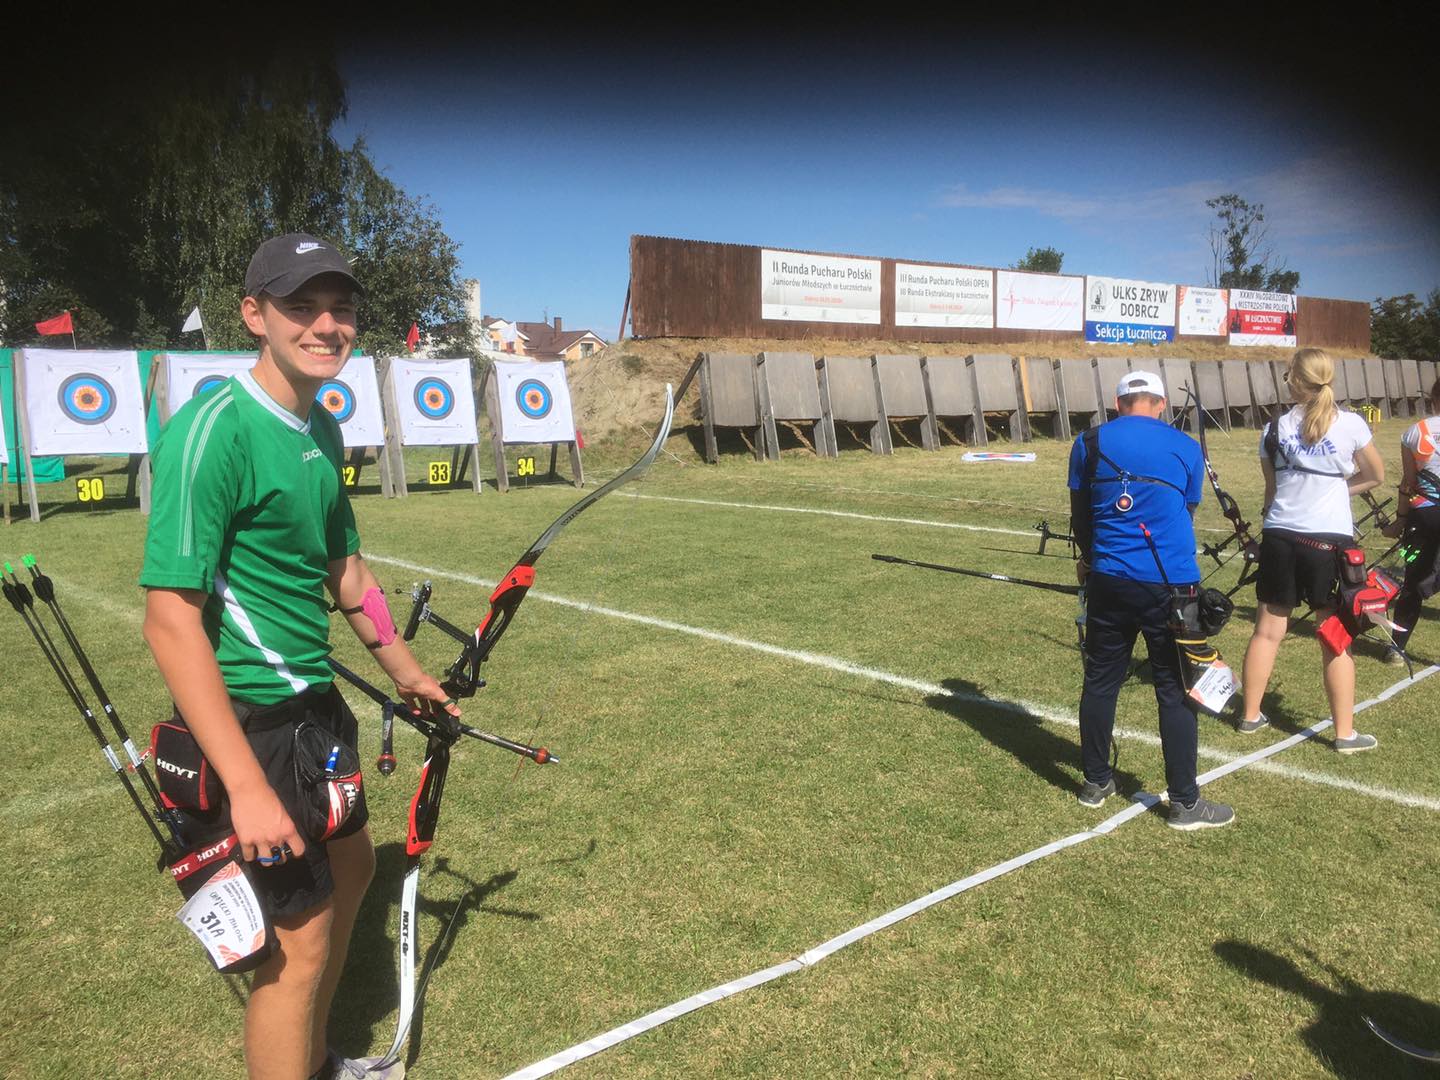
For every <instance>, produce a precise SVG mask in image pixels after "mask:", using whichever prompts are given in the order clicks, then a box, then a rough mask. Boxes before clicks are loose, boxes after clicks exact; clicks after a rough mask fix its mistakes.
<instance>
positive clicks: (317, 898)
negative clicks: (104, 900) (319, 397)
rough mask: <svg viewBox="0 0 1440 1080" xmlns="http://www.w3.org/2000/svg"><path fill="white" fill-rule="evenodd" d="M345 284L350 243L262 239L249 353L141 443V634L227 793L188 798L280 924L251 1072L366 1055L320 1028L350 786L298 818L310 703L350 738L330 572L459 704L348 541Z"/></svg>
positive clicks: (358, 863) (351, 829) (326, 1069)
mask: <svg viewBox="0 0 1440 1080" xmlns="http://www.w3.org/2000/svg"><path fill="white" fill-rule="evenodd" d="M358 290H359V284H358V282H357V281H356V280H355V277H354V275H353V274H352V272H351V269H350V265H349V263H348V262H347V261H346V259H345V258H344V256H342V255H341V254H340V253H339V252H338V251H336V250H335V249H334V248H333V247H332V246H331V245H329V244H327V243H324V242H323V241H320V240H317V239H316V238H315V237H313V236H308V235H305V234H301V233H292V234H289V235H286V236H280V237H276V238H274V239H271V240H267V241H266V242H265V243H264V244H261V245H260V247H259V248H258V249H257V250H256V252H255V256H254V258H253V259H252V260H251V263H250V268H249V271H248V272H247V274H246V278H245V292H246V296H245V299H244V300H243V301H242V303H241V316H242V317H243V318H244V320H245V325H246V327H248V328H249V330H250V332H251V333H252V334H254V335H255V337H256V338H257V339H258V341H259V346H260V355H259V360H258V362H257V363H256V365H255V367H254V368H253V369H252V370H251V371H249V372H246V373H244V374H242V375H239V376H237V377H236V378H233V379H229V380H227V381H226V382H225V383H224V384H223V385H222V386H220V387H219V388H217V389H215V390H213V391H211V392H209V393H207V394H204V395H201V396H200V397H198V398H197V399H195V400H193V401H191V402H190V403H189V404H187V405H186V406H185V407H184V408H183V409H181V410H180V411H179V412H178V413H176V414H175V416H174V418H173V419H172V420H171V421H170V422H169V423H168V424H167V425H166V427H165V429H164V431H163V432H162V433H161V436H160V439H159V441H158V443H157V444H156V447H155V452H154V456H153V461H154V467H155V485H154V491H155V498H154V506H153V508H152V513H151V517H150V527H149V533H148V535H147V537H146V543H145V565H144V569H143V571H142V573H141V578H140V584H141V585H143V586H145V587H146V589H147V590H148V593H147V602H146V615H145V640H146V641H147V642H148V643H149V645H150V648H151V651H152V652H153V653H154V654H155V661H156V664H157V665H158V666H159V668H160V672H161V674H162V675H163V676H164V678H165V682H166V685H167V686H168V687H169V689H170V693H171V696H172V697H173V698H174V700H175V706H176V711H177V713H178V714H179V716H180V717H181V718H182V719H183V720H184V722H185V724H186V726H188V728H189V729H190V732H191V734H192V735H193V736H194V738H195V740H196V742H197V743H198V744H199V746H200V749H201V750H202V751H203V752H204V754H205V757H206V759H208V761H209V762H210V764H211V767H212V769H213V770H214V772H215V773H216V774H217V775H218V776H219V778H220V780H221V782H222V783H223V785H224V789H225V800H224V803H223V805H222V806H221V807H219V808H218V809H217V810H215V811H212V812H209V813H208V814H204V815H196V816H195V820H196V825H197V830H198V831H200V832H205V831H208V830H212V829H213V830H214V832H215V835H217V836H224V835H228V833H229V832H231V831H233V832H234V833H235V834H236V837H237V838H238V840H239V843H240V845H241V849H242V853H243V856H244V858H245V859H247V860H255V861H257V862H258V863H260V864H261V868H260V869H258V870H256V872H255V874H254V879H255V884H256V889H257V892H259V893H260V895H261V897H262V899H263V900H264V901H265V902H266V904H267V907H268V908H269V911H270V914H271V916H272V919H273V922H274V925H275V931H276V935H277V939H278V942H279V949H278V951H277V952H276V953H275V955H273V956H271V957H270V958H269V959H268V960H267V961H266V962H265V963H264V964H263V965H262V966H261V967H260V968H258V969H257V970H256V972H255V979H254V984H253V986H252V988H251V993H250V1000H249V1003H248V1005H247V1007H246V1013H245V1061H246V1065H247V1067H248V1069H249V1074H250V1076H251V1077H252V1078H257V1080H258V1078H267V1080H268V1078H272V1077H273V1078H277V1080H279V1078H283V1080H303V1078H306V1077H322V1078H326V1080H328V1078H329V1077H331V1076H335V1075H342V1076H343V1075H345V1074H346V1072H347V1070H348V1071H349V1072H352V1073H355V1074H356V1075H360V1074H363V1069H360V1070H359V1071H357V1063H354V1062H346V1061H344V1060H343V1059H338V1058H337V1057H336V1056H335V1055H333V1054H332V1053H331V1052H329V1051H328V1050H327V1047H326V1040H325V1025H326V1018H327V1016H328V1013H329V1009H330V1003H331V1000H332V998H333V997H334V994H335V988H336V985H337V983H338V982H339V978H340V972H341V969H342V968H343V966H344V962H345V954H346V951H347V949H348V946H349V941H350V933H351V930H352V929H353V927H354V924H355V916H356V914H357V912H358V911H359V907H360V901H361V898H362V897H363V896H364V894H365V890H366V888H367V887H368V885H369V883H370V878H371V876H372V875H373V873H374V869H375V854H374V849H373V847H372V845H371V842H370V834H369V830H368V828H367V827H366V824H365V822H366V816H367V815H366V810H365V806H364V799H363V794H362V795H361V797H360V798H359V800H358V801H357V803H356V805H355V806H354V808H353V810H352V812H351V815H350V817H349V818H348V819H347V820H346V822H345V824H344V825H343V826H342V827H341V828H340V829H339V830H337V831H336V832H335V833H334V834H333V835H332V836H331V838H330V839H328V840H325V841H323V842H321V841H317V840H313V839H309V838H307V837H305V836H304V835H302V833H301V832H300V830H299V829H298V828H297V825H296V822H297V820H301V815H300V810H299V806H298V802H297V793H296V792H295V790H294V788H295V783H294V780H293V775H294V762H293V754H294V750H293V746H294V738H293V736H294V730H295V727H296V726H297V725H298V724H299V723H301V722H303V721H306V720H308V721H310V722H311V723H314V724H317V725H319V726H320V727H321V728H323V729H325V730H326V731H327V732H328V733H329V734H333V735H334V736H335V737H336V738H337V740H343V741H345V742H347V743H348V744H349V745H350V746H351V747H352V748H354V745H355V739H356V724H355V719H354V717H353V716H352V715H351V714H350V712H349V710H348V709H347V708H346V706H345V703H344V701H343V699H342V698H341V697H340V694H339V692H338V690H336V689H335V687H334V684H333V676H332V674H331V672H330V669H329V668H328V666H327V665H326V663H325V659H326V657H327V656H328V654H329V652H330V646H329V640H328V638H329V614H328V603H327V597H326V592H327V590H328V592H329V596H330V597H333V598H334V600H335V602H336V604H337V605H338V606H339V608H340V609H341V610H342V611H343V612H345V613H346V616H345V617H346V618H347V619H348V620H349V622H350V625H351V629H352V630H354V632H355V633H356V635H357V636H358V637H359V638H360V639H361V640H362V641H363V642H365V643H366V645H367V646H368V647H369V648H370V651H371V652H372V653H373V654H374V656H375V659H376V661H377V662H378V663H379V664H380V666H381V667H382V668H383V669H384V670H385V672H386V673H387V674H388V675H389V676H390V678H391V679H393V680H394V682H395V686H396V689H397V691H398V692H399V696H400V697H401V698H402V699H404V700H405V701H407V702H409V703H410V704H412V705H415V706H416V707H417V708H420V709H421V710H424V711H427V712H429V711H431V710H437V709H446V710H448V711H449V712H451V713H453V714H455V715H459V710H458V709H457V708H456V706H455V704H454V702H453V701H451V700H449V699H448V698H447V695H446V694H445V692H444V691H443V690H442V689H441V688H440V685H439V684H438V683H437V682H436V680H435V679H434V678H432V677H431V676H429V675H427V674H426V673H425V672H424V671H422V670H421V668H420V665H419V664H418V663H417V662H416V660H415V658H414V656H413V655H412V654H411V652H410V650H409V648H408V647H407V646H406V644H405V643H404V641H403V640H401V639H400V638H398V637H397V636H396V634H395V630H394V623H393V622H392V621H391V619H390V616H389V613H388V610H386V607H385V602H384V594H383V592H382V591H381V590H380V588H379V585H378V584H377V582H376V580H375V577H374V575H373V574H371V572H370V570H369V568H368V567H367V566H366V565H365V563H364V562H363V561H362V560H361V558H360V554H359V547H360V540H359V536H358V534H357V533H356V530H355V518H354V515H353V514H352V512H351V509H350V504H349V500H348V498H347V497H346V494H345V489H344V485H343V484H342V483H341V480H340V473H341V467H342V463H343V441H342V439H341V435H340V430H339V426H338V425H337V423H336V422H335V420H334V418H333V417H332V416H331V415H330V414H329V413H328V412H326V410H325V409H323V408H315V407H314V402H315V395H316V393H317V392H318V391H319V388H320V386H321V384H322V383H323V382H325V380H327V379H333V378H335V377H336V376H337V375H338V374H339V373H340V369H341V368H342V367H344V365H345V362H346V361H347V360H348V359H349V358H350V353H351V350H352V348H353V347H354V344H355V294H356V292H357V291H358ZM329 734H327V741H328V738H329Z"/></svg>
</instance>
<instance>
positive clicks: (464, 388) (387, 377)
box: [380, 357, 482, 498]
mask: <svg viewBox="0 0 1440 1080" xmlns="http://www.w3.org/2000/svg"><path fill="white" fill-rule="evenodd" d="M380 386H381V398H382V402H383V405H384V411H385V446H384V457H385V458H387V459H388V461H389V466H388V469H387V468H386V467H385V465H384V464H383V463H382V466H381V469H382V473H381V475H382V479H383V478H384V477H385V476H386V474H387V473H388V477H389V482H388V484H383V483H382V487H383V488H384V490H385V494H386V495H387V496H389V497H390V498H404V497H406V496H408V495H409V494H410V486H409V484H408V483H407V482H406V480H405V447H407V446H437V447H448V448H450V467H449V470H448V472H449V480H448V482H446V483H445V486H454V485H455V484H457V483H458V482H459V481H460V480H462V479H463V478H464V475H465V469H466V466H467V465H468V463H469V461H470V459H471V457H472V456H473V457H474V458H475V460H476V461H478V460H479V456H478V455H479V449H480V446H479V439H480V435H479V428H478V425H477V424H476V418H475V394H474V386H473V382H472V375H471V369H470V361H469V360H468V359H463V360H423V361H422V360H415V359H412V358H404V357H391V358H390V359H389V360H382V361H380ZM462 452H463V457H462ZM440 464H442V465H443V462H442V463H440ZM471 487H472V488H473V490H474V491H475V494H477V495H478V494H480V492H481V490H482V489H481V486H480V470H479V469H478V468H476V469H475V471H474V475H473V476H472V477H471Z"/></svg>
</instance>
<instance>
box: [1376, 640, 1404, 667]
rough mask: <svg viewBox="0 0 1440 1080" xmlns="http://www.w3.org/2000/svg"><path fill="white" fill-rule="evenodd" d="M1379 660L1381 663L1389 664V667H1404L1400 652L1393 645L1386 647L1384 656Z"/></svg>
mask: <svg viewBox="0 0 1440 1080" xmlns="http://www.w3.org/2000/svg"><path fill="white" fill-rule="evenodd" d="M1380 659H1381V661H1382V662H1384V663H1386V664H1389V665H1390V666H1391V667H1404V666H1405V657H1404V656H1403V655H1401V653H1400V650H1399V649H1397V648H1396V647H1395V646H1394V645H1386V646H1385V655H1384V656H1382V657H1381V658H1380Z"/></svg>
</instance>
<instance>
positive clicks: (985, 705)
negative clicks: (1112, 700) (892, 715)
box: [925, 679, 1144, 796]
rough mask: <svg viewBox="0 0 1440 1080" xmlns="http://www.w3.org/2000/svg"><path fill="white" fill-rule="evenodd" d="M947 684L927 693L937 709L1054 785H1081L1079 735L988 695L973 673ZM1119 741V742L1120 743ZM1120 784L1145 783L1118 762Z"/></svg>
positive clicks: (1126, 789)
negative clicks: (1053, 727)
mask: <svg viewBox="0 0 1440 1080" xmlns="http://www.w3.org/2000/svg"><path fill="white" fill-rule="evenodd" d="M941 685H942V686H944V687H945V689H946V690H948V691H949V692H950V693H949V694H946V695H940V694H933V695H931V696H929V697H927V698H926V699H925V703H926V704H927V705H929V706H930V707H931V708H932V709H938V710H939V711H941V712H943V713H946V714H948V715H950V716H953V717H954V718H955V719H957V720H959V721H961V722H962V723H964V724H967V725H968V726H969V727H971V728H973V729H974V730H975V732H976V733H977V734H979V735H981V736H982V737H983V738H985V739H987V740H988V741H989V742H990V743H992V744H993V745H995V746H997V747H999V748H1000V749H1001V750H1004V751H1005V752H1006V753H1008V754H1010V755H1011V756H1012V757H1014V758H1015V760H1017V761H1019V762H1020V763H1021V764H1022V765H1024V766H1025V767H1026V768H1027V769H1029V770H1030V771H1031V772H1033V773H1034V774H1035V775H1036V776H1038V777H1039V778H1040V779H1041V780H1043V781H1045V782H1046V783H1047V784H1049V785H1051V786H1052V787H1055V788H1059V789H1060V790H1061V791H1070V792H1075V793H1078V792H1079V791H1080V784H1081V783H1082V782H1083V781H1082V780H1077V779H1076V775H1077V774H1078V773H1079V769H1080V747H1079V746H1078V745H1077V744H1076V743H1075V742H1074V741H1073V740H1071V739H1068V738H1065V737H1064V736H1062V735H1059V734H1057V733H1056V732H1054V731H1052V730H1051V729H1050V728H1048V727H1046V725H1045V720H1044V719H1043V718H1042V717H1039V716H1036V715H1035V714H1034V713H1031V712H1028V711H1027V710H1026V709H1025V708H1024V707H1023V706H1021V705H1018V704H1015V703H1014V702H1009V701H996V700H994V699H992V698H990V697H988V696H987V695H986V694H985V693H984V692H983V691H982V690H981V689H980V688H979V687H978V686H977V685H976V684H975V683H973V682H970V681H969V680H968V679H946V680H945V681H944V682H943V683H942V684H941ZM1116 745H1117V747H1118V743H1117V744H1116ZM1117 760H1118V759H1117ZM1115 786H1116V788H1117V789H1118V790H1119V791H1120V793H1121V794H1122V795H1127V796H1128V795H1131V794H1134V793H1135V792H1138V791H1141V790H1142V789H1143V787H1144V785H1143V784H1141V782H1140V780H1139V779H1138V778H1137V777H1136V776H1135V775H1134V774H1133V773H1130V772H1127V771H1125V770H1123V769H1120V768H1118V767H1117V768H1116V769H1115Z"/></svg>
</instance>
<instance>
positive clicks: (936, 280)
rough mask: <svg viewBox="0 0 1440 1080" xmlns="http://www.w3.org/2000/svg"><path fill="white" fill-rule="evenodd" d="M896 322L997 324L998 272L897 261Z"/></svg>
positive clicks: (937, 324)
mask: <svg viewBox="0 0 1440 1080" xmlns="http://www.w3.org/2000/svg"><path fill="white" fill-rule="evenodd" d="M895 325H896V326H967V327H970V326H978V327H983V328H985V329H989V328H990V327H992V326H994V325H995V272H994V271H993V270H967V269H964V268H962V267H953V266H912V265H911V264H909V263H896V264H895Z"/></svg>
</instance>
